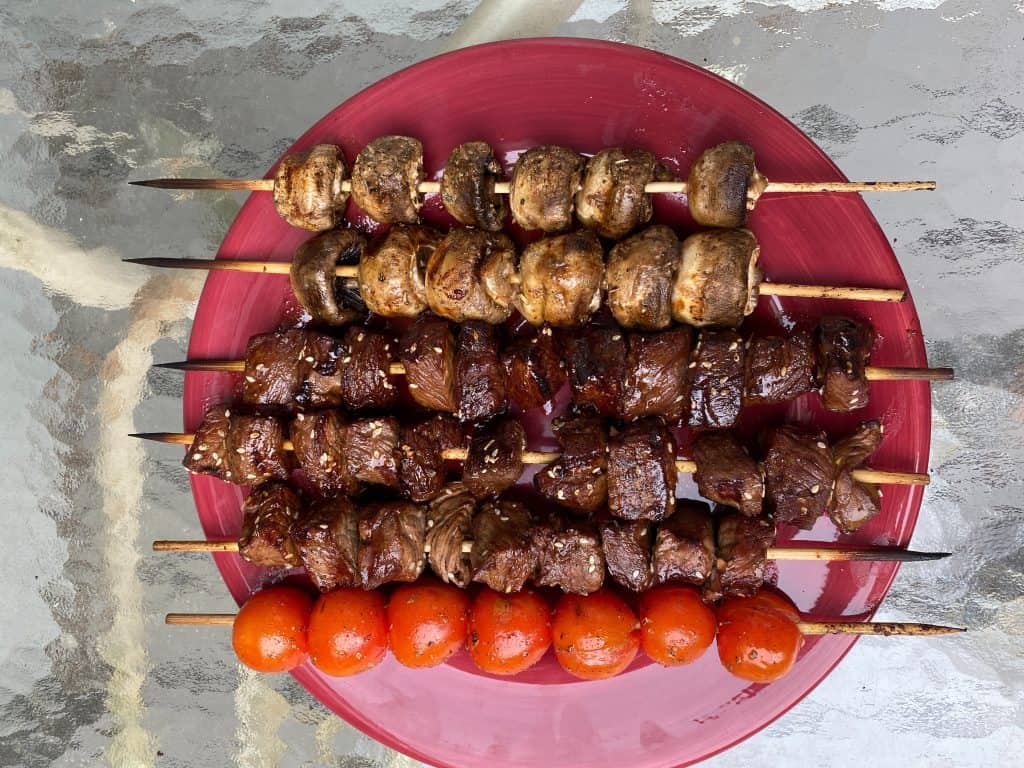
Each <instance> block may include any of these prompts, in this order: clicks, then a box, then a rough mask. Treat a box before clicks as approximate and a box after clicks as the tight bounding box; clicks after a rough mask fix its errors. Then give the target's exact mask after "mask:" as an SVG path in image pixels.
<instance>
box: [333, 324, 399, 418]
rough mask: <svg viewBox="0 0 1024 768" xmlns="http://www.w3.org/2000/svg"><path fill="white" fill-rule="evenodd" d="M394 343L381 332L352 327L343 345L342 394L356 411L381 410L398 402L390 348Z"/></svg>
mask: <svg viewBox="0 0 1024 768" xmlns="http://www.w3.org/2000/svg"><path fill="white" fill-rule="evenodd" d="M394 344H395V342H394V341H393V340H391V339H389V338H388V337H387V336H384V335H383V334H380V333H373V332H372V331H367V330H364V329H362V328H359V327H352V328H349V329H348V331H347V332H346V333H345V342H344V344H343V346H342V357H341V363H342V365H343V366H344V368H345V372H344V375H343V376H342V377H341V397H342V400H344V402H345V405H346V406H347V407H348V408H350V409H352V410H353V411H361V410H382V409H385V408H390V407H391V406H393V405H394V404H395V400H396V397H397V390H396V389H395V382H394V380H393V379H392V376H391V348H392V347H393V346H394Z"/></svg>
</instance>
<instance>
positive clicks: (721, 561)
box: [704, 508, 775, 600]
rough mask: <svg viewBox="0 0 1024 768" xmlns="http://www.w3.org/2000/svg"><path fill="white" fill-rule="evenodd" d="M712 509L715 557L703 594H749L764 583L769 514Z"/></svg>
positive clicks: (771, 535) (771, 530) (771, 529)
mask: <svg viewBox="0 0 1024 768" xmlns="http://www.w3.org/2000/svg"><path fill="white" fill-rule="evenodd" d="M715 512H716V514H715V521H716V523H717V526H716V527H717V531H716V541H717V543H718V551H717V559H716V561H715V570H714V572H713V573H712V575H711V578H710V579H709V580H708V583H707V584H706V585H705V588H704V596H705V598H706V599H707V600H718V599H719V598H721V597H723V596H725V595H730V596H731V595H752V594H754V593H755V592H757V590H759V589H760V588H761V586H762V585H763V584H764V569H765V565H767V563H768V547H770V546H772V544H774V543H775V524H774V523H773V522H772V521H771V519H770V518H767V517H746V516H745V515H741V514H740V513H738V512H736V511H734V510H731V509H726V508H720V509H717V510H715Z"/></svg>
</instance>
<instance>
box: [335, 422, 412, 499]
mask: <svg viewBox="0 0 1024 768" xmlns="http://www.w3.org/2000/svg"><path fill="white" fill-rule="evenodd" d="M400 460H401V452H400V451H399V449H398V420H397V419H395V418H394V417H391V416H388V417H385V418H379V419H357V420H355V421H352V422H350V423H349V425H348V429H347V430H346V434H345V467H346V469H347V471H348V473H349V474H350V475H351V476H352V477H354V478H356V479H357V480H360V481H362V482H364V483H370V484H372V485H386V486H387V487H389V488H398V487H399V482H398V463H399V461H400Z"/></svg>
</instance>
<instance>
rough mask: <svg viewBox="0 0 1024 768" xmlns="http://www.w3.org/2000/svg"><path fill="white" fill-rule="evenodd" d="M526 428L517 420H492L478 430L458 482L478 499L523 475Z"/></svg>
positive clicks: (492, 493) (471, 442) (500, 490)
mask: <svg viewBox="0 0 1024 768" xmlns="http://www.w3.org/2000/svg"><path fill="white" fill-rule="evenodd" d="M525 450H526V431H525V430H524V429H523V425H522V424H520V423H519V421H518V420H516V419H512V418H507V417H506V418H500V419H495V420H494V421H492V422H491V423H490V424H488V425H487V426H485V427H483V428H481V429H478V430H477V431H476V434H474V435H473V439H472V440H470V442H469V452H468V453H467V455H466V461H465V462H464V463H463V465H462V482H464V483H465V484H466V487H467V488H468V489H469V491H470V493H472V494H473V495H474V496H476V497H477V498H478V499H482V498H485V497H487V496H497V495H498V494H499V493H501V492H502V491H505V490H507V489H509V488H511V487H512V486H513V485H515V484H516V481H517V480H518V479H519V477H520V476H521V475H522V474H523V451H525Z"/></svg>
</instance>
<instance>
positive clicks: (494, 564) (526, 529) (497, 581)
mask: <svg viewBox="0 0 1024 768" xmlns="http://www.w3.org/2000/svg"><path fill="white" fill-rule="evenodd" d="M532 525H533V520H532V518H531V516H530V512H529V510H528V509H527V508H526V507H525V506H524V505H523V504H520V503H519V502H517V501H510V500H507V499H499V500H497V501H486V502H484V503H483V504H482V505H481V506H480V509H479V511H478V512H477V514H476V516H475V517H474V518H473V551H472V552H471V553H470V564H471V566H472V568H473V581H478V582H482V583H484V584H486V585H487V586H488V587H490V588H491V589H493V590H495V591H496V592H518V591H519V590H520V589H522V588H523V584H525V583H526V580H527V579H528V578H530V577H531V576H532V575H533V572H534V570H535V569H536V567H537V553H536V551H534V549H533V543H532V537H531V534H530V530H531V528H532Z"/></svg>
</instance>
